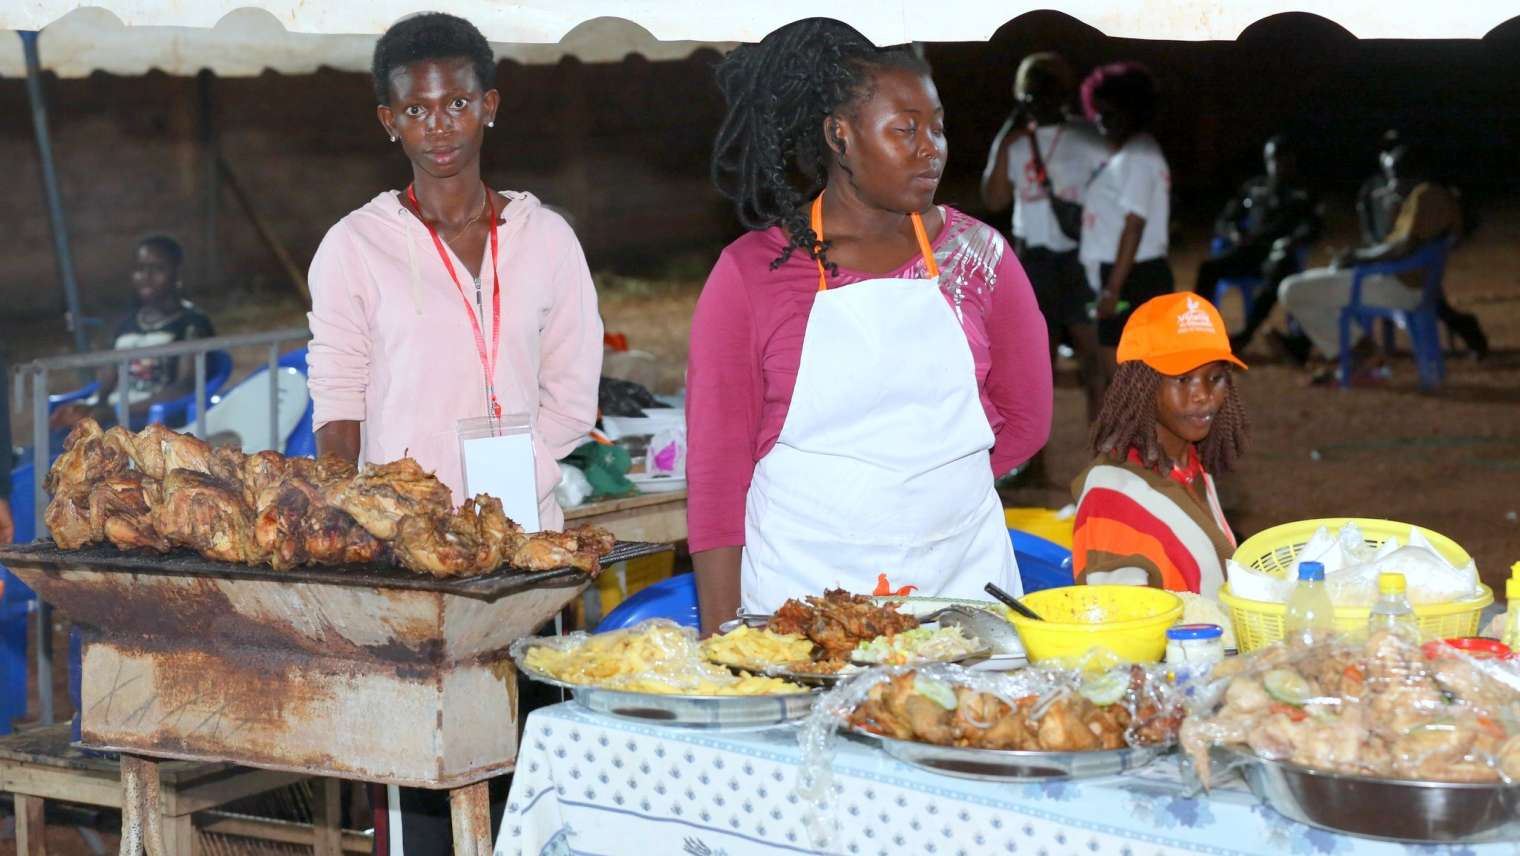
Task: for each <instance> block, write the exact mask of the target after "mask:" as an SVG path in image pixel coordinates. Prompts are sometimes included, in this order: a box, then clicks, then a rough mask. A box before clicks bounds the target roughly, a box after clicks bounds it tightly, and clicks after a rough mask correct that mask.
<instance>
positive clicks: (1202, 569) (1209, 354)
mask: <svg viewBox="0 0 1520 856" xmlns="http://www.w3.org/2000/svg"><path fill="white" fill-rule="evenodd" d="M1118 362H1119V367H1118V371H1117V373H1116V374H1115V375H1114V379H1113V382H1112V383H1111V384H1110V385H1109V388H1108V393H1107V395H1106V396H1105V398H1104V401H1103V409H1102V411H1101V412H1100V413H1099V414H1098V420H1097V422H1096V423H1094V425H1093V430H1092V444H1093V451H1094V452H1096V453H1097V458H1096V459H1095V460H1094V461H1093V463H1092V465H1091V466H1089V467H1088V468H1087V469H1086V470H1085V471H1084V472H1083V473H1082V474H1081V475H1079V476H1077V479H1076V481H1075V482H1073V484H1072V492H1073V494H1075V495H1076V496H1077V518H1076V523H1075V532H1074V540H1073V548H1072V570H1073V573H1074V575H1075V576H1076V579H1077V580H1078V581H1079V582H1087V583H1127V584H1133V585H1152V586H1157V587H1160V588H1166V589H1170V590H1172V591H1191V592H1195V593H1199V594H1203V595H1206V596H1215V594H1216V593H1217V592H1218V590H1219V587H1220V586H1222V585H1223V584H1224V564H1225V560H1226V559H1227V558H1229V556H1230V555H1231V554H1232V553H1233V552H1234V551H1235V537H1234V535H1233V534H1232V533H1231V532H1230V526H1229V523H1228V522H1227V521H1226V520H1225V518H1224V513H1223V512H1222V511H1221V510H1220V507H1219V497H1218V496H1217V495H1216V494H1215V492H1214V480H1213V478H1212V477H1211V476H1210V473H1214V474H1218V473H1222V472H1227V471H1228V470H1230V469H1231V468H1232V467H1233V466H1234V464H1235V461H1236V460H1237V459H1238V458H1239V456H1240V453H1241V451H1242V449H1243V448H1244V446H1245V440H1246V435H1247V433H1248V431H1249V426H1248V423H1247V421H1246V415H1245V411H1244V409H1243V408H1242V407H1241V405H1240V398H1239V395H1238V393H1237V392H1236V389H1235V381H1234V373H1235V369H1236V368H1241V369H1244V368H1245V367H1246V365H1245V363H1243V362H1241V361H1240V360H1239V359H1237V358H1236V357H1235V355H1234V354H1232V353H1231V352H1230V339H1229V335H1228V334H1227V332H1226V328H1225V325H1224V321H1223V320H1222V319H1221V318H1220V317H1219V312H1218V311H1217V310H1215V309H1214V307H1213V306H1212V305H1210V304H1209V302H1208V301H1206V300H1201V299H1199V298H1197V297H1195V296H1194V295H1192V294H1167V295H1163V296H1161V297H1156V298H1153V299H1151V300H1149V301H1147V302H1146V303H1144V304H1142V305H1141V306H1140V307H1139V308H1138V309H1136V310H1135V311H1134V314H1133V315H1131V316H1130V319H1129V321H1128V323H1126V324H1125V325H1124V332H1123V334H1122V335H1121V337H1120V339H1119V350H1118Z"/></svg>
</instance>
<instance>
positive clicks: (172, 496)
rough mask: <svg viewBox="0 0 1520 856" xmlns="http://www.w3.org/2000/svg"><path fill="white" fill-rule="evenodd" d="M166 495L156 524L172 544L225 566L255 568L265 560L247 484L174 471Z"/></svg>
mask: <svg viewBox="0 0 1520 856" xmlns="http://www.w3.org/2000/svg"><path fill="white" fill-rule="evenodd" d="M163 492H164V498H163V503H162V504H161V505H160V506H159V507H158V509H157V513H156V514H155V522H156V524H157V527H158V531H159V532H160V533H161V534H162V535H163V536H164V537H165V538H166V539H168V540H169V542H170V543H171V544H178V545H180V546H183V547H189V548H191V549H193V550H196V551H198V552H199V553H200V554H201V555H202V556H205V557H206V558H208V559H215V560H218V561H222V562H237V563H242V564H255V563H257V562H260V561H261V560H262V558H263V557H262V555H261V553H260V551H259V548H258V544H257V542H256V541H255V540H254V537H253V512H252V511H251V510H249V508H248V503H246V502H244V501H243V490H242V485H237V484H230V483H228V482H225V481H223V480H221V479H218V478H216V477H215V476H212V475H208V474H207V473H204V472H197V471H195V470H188V469H174V470H170V471H169V474H168V475H167V476H165V477H164V484H163Z"/></svg>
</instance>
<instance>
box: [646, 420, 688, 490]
mask: <svg viewBox="0 0 1520 856" xmlns="http://www.w3.org/2000/svg"><path fill="white" fill-rule="evenodd" d="M644 471H645V472H647V473H649V474H650V475H668V476H671V477H673V478H685V477H686V428H685V426H676V425H672V426H669V427H667V428H662V429H660V431H659V432H658V433H656V434H655V435H654V436H653V437H651V438H650V439H649V448H648V449H647V450H646V451H645V452H644Z"/></svg>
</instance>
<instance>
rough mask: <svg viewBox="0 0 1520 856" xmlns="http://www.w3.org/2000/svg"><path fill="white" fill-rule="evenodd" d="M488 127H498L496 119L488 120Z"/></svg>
mask: <svg viewBox="0 0 1520 856" xmlns="http://www.w3.org/2000/svg"><path fill="white" fill-rule="evenodd" d="M486 127H487V128H494V127H496V120H495V119H492V120H491V121H489V122H487V123H486Z"/></svg>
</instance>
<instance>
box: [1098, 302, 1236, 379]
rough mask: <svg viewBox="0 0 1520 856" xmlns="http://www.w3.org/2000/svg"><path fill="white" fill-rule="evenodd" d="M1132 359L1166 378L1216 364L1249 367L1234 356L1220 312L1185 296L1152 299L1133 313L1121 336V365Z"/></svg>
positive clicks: (1209, 305) (1207, 303) (1208, 304)
mask: <svg viewBox="0 0 1520 856" xmlns="http://www.w3.org/2000/svg"><path fill="white" fill-rule="evenodd" d="M1134 360H1139V361H1140V362H1142V363H1145V364H1146V365H1148V366H1150V367H1151V368H1153V369H1155V370H1156V371H1158V372H1161V373H1162V374H1164V375H1180V374H1187V373H1188V372H1190V371H1192V370H1193V369H1196V368H1198V367H1199V366H1201V365H1206V364H1208V363H1212V362H1215V361H1216V360H1224V361H1226V362H1230V363H1234V364H1235V365H1237V366H1240V367H1241V368H1245V367H1246V364H1245V363H1243V362H1241V361H1240V360H1239V359H1238V358H1237V357H1236V356H1235V355H1234V354H1233V353H1231V352H1230V336H1229V334H1228V333H1226V332H1225V326H1224V319H1223V318H1220V317H1219V311H1218V310H1217V309H1215V308H1214V306H1213V304H1211V303H1209V302H1208V301H1207V300H1204V299H1203V298H1201V297H1198V296H1197V295H1195V294H1189V293H1187V292H1178V293H1175V294H1163V295H1161V296H1160V297H1156V298H1152V299H1150V300H1147V301H1146V302H1145V303H1142V304H1141V305H1140V307H1139V308H1138V309H1136V310H1135V311H1134V312H1133V313H1131V314H1130V316H1129V321H1128V322H1126V323H1125V325H1124V332H1123V333H1122V334H1121V335H1120V336H1119V353H1118V361H1119V362H1121V363H1128V362H1132V361H1134Z"/></svg>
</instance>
